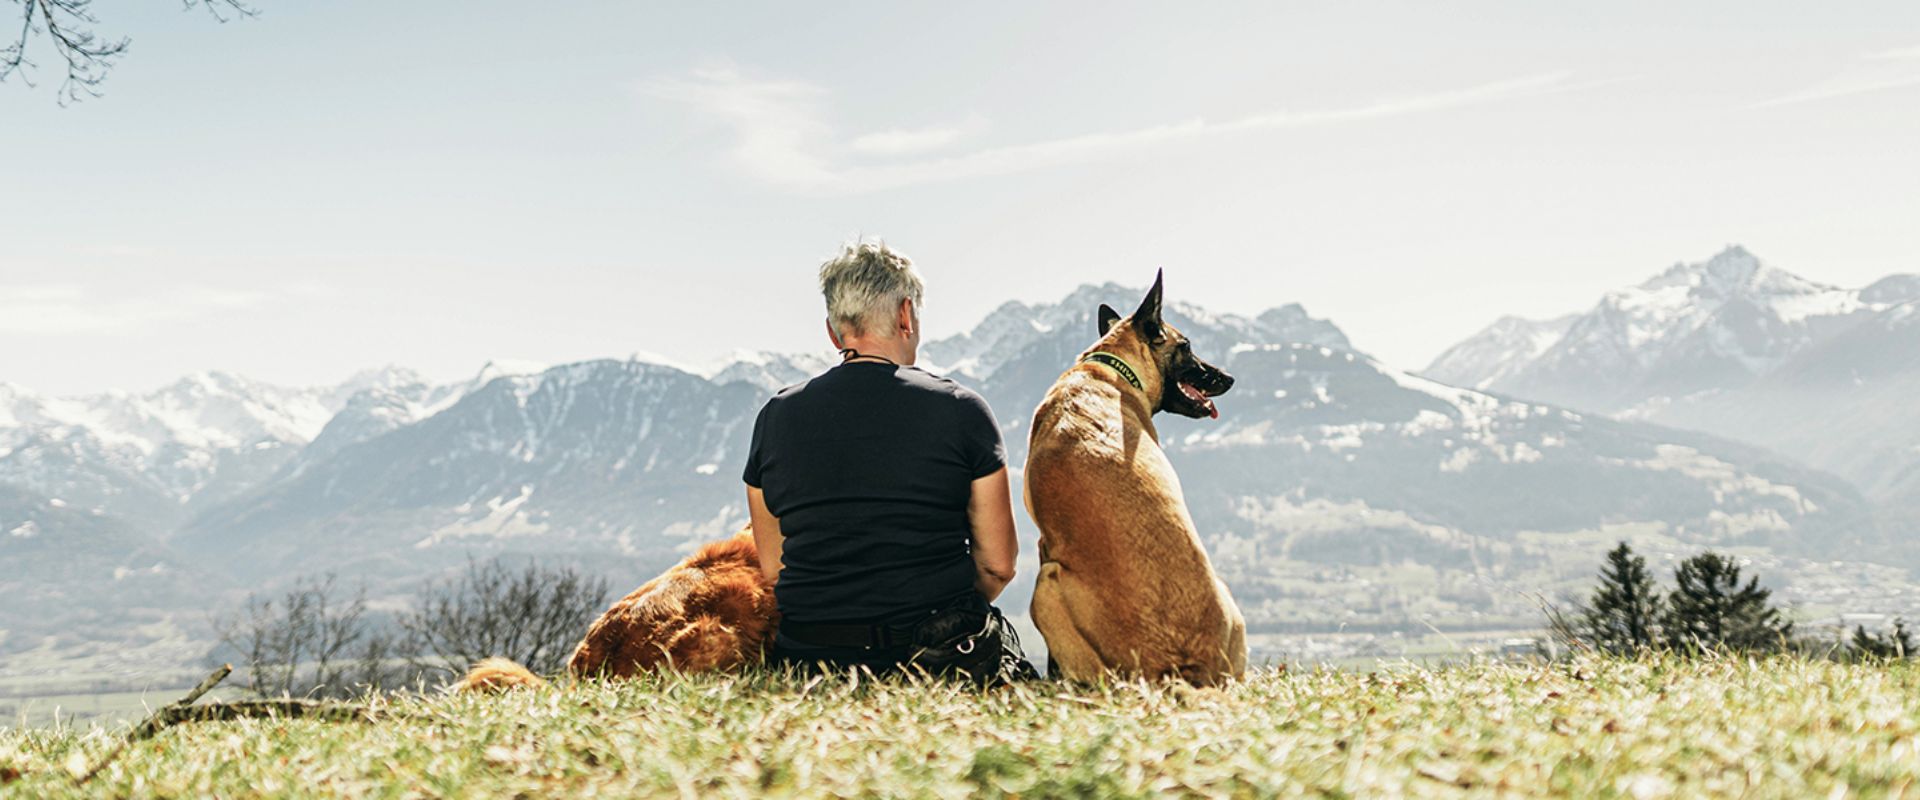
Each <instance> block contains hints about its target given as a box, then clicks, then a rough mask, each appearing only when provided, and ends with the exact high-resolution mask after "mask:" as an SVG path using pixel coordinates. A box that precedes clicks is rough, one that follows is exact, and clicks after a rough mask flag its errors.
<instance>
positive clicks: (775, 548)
mask: <svg viewBox="0 0 1920 800" xmlns="http://www.w3.org/2000/svg"><path fill="white" fill-rule="evenodd" d="M747 515H748V516H750V517H752V518H753V544H754V546H755V547H756V548H758V549H759V551H760V574H761V575H764V576H766V579H767V584H768V585H772V584H774V583H778V582H779V581H780V548H781V546H782V545H784V544H785V543H786V537H785V536H783V535H781V533H780V518H779V517H776V516H774V515H773V512H771V511H768V510H767V498H766V495H765V494H764V493H762V492H761V491H760V487H758V486H753V485H751V484H749V485H748V486H747Z"/></svg>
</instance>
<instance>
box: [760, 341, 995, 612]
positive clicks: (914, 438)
mask: <svg viewBox="0 0 1920 800" xmlns="http://www.w3.org/2000/svg"><path fill="white" fill-rule="evenodd" d="M1006 463H1007V454H1006V448H1005V446H1004V445H1003V444H1002V443H1001V441H1000V427H999V425H997V424H995V422H994V419H993V412H992V411H991V410H989V409H988V408H987V403H986V401H985V400H982V399H981V398H980V396H979V395H977V394H974V393H973V392H972V391H971V390H968V389H967V388H966V387H964V386H961V385H960V384H957V383H954V382H953V381H951V380H947V379H945V378H938V377H935V376H933V375H929V374H927V373H926V372H924V371H922V370H920V369H917V368H914V367H898V366H894V365H892V364H881V363H875V362H860V361H856V362H853V363H849V364H842V365H840V366H837V367H834V368H833V369H830V370H827V371H826V372H825V373H824V374H821V375H820V376H818V377H815V378H813V379H812V380H809V381H807V382H805V383H802V384H799V385H797V386H790V387H787V388H786V389H783V390H781V391H780V393H779V394H777V395H775V396H774V398H773V399H772V400H769V401H767V405H766V407H764V408H762V409H760V416H759V418H758V419H756V420H755V421H754V423H753V445H752V447H751V448H750V449H749V450H748V452H747V469H746V474H745V476H744V477H745V479H746V482H747V484H748V485H750V486H757V487H760V489H761V490H762V491H763V492H764V493H765V498H766V502H767V510H768V511H770V512H772V513H773V515H774V516H776V517H779V518H780V530H781V533H782V534H783V535H784V536H785V537H786V542H785V545H784V547H783V549H782V558H781V562H782V568H781V570H780V582H779V583H778V584H776V585H775V587H774V599H775V600H776V601H778V603H779V605H780V613H781V615H782V617H784V618H786V619H792V620H802V621H806V622H844V621H897V620H904V619H907V618H909V617H912V616H916V615H917V614H919V613H921V612H924V611H925V610H927V609H930V608H935V607H939V606H944V605H946V604H948V603H951V602H954V601H956V600H958V599H960V598H962V597H964V596H965V595H966V593H968V592H972V591H974V588H973V579H974V566H973V555H972V550H971V545H970V542H971V528H970V526H969V525H968V523H967V501H968V499H969V498H970V497H971V496H972V485H973V481H974V479H976V478H982V477H985V476H987V475H991V474H993V473H994V472H996V471H998V470H999V469H1000V468H1001V467H1004V466H1006Z"/></svg>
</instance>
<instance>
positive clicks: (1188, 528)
mask: <svg viewBox="0 0 1920 800" xmlns="http://www.w3.org/2000/svg"><path fill="white" fill-rule="evenodd" d="M1160 286H1161V284H1160V277H1159V276H1158V275H1156V276H1155V277H1154V281H1153V288H1152V289H1151V290H1149V291H1148V292H1147V297H1146V299H1145V300H1144V301H1142V302H1141V304H1140V308H1139V309H1138V310H1136V311H1134V312H1133V315H1132V316H1131V317H1128V318H1126V319H1124V320H1122V319H1121V318H1120V315H1119V313H1117V312H1115V311H1114V310H1113V309H1111V308H1108V307H1107V306H1104V305H1103V306H1101V307H1100V334H1101V339H1100V341H1099V342H1098V343H1096V344H1095V345H1094V346H1093V348H1092V349H1090V350H1088V351H1087V352H1085V353H1083V354H1081V356H1080V361H1079V363H1077V364H1075V365H1074V366H1073V368H1072V369H1069V370H1067V372H1066V374H1064V375H1061V376H1060V379H1059V380H1058V381H1055V382H1054V384H1053V388H1052V389H1051V390H1049V391H1048V392H1047V396H1046V399H1045V400H1042V401H1041V403H1040V408H1039V409H1038V410H1036V411H1035V412H1034V414H1033V428H1032V431H1031V432H1030V437H1029V439H1028V445H1027V466H1026V474H1025V487H1026V491H1025V494H1026V502H1027V511H1028V512H1030V513H1031V514H1032V515H1033V521H1034V523H1035V524H1037V525H1039V526H1040V576H1039V579H1038V582H1037V584H1036V585H1035V586H1034V590H1033V608H1032V611H1033V624H1034V625H1035V626H1037V627H1038V628H1039V629H1040V635H1041V636H1043V637H1045V638H1046V640H1047V651H1048V653H1049V654H1050V657H1051V658H1050V660H1051V661H1052V663H1053V664H1054V667H1053V669H1052V670H1050V671H1054V670H1057V673H1056V674H1060V675H1063V676H1065V677H1066V678H1069V679H1073V680H1089V679H1094V678H1098V677H1100V676H1101V675H1102V674H1104V673H1108V672H1112V673H1116V674H1118V675H1121V676H1143V677H1147V678H1156V679H1157V678H1167V677H1178V678H1182V679H1185V680H1186V681H1188V682H1189V683H1192V684H1194V685H1197V686H1212V685H1216V684H1219V683H1222V682H1224V681H1226V680H1227V679H1228V678H1239V677H1242V676H1243V675H1245V673H1246V669H1247V634H1246V621H1245V620H1244V619H1242V618H1241V616H1240V609H1239V608H1238V607H1236V606H1235V605H1234V603H1233V597H1232V596H1231V595H1229V594H1228V593H1227V587H1226V584H1224V583H1221V582H1220V579H1219V578H1218V577H1217V576H1215V575H1214V572H1213V563H1212V562H1211V561H1209V560H1208V559H1207V553H1206V550H1205V549H1203V548H1202V547H1201V544H1200V536H1199V533H1198V532H1197V531H1195V530H1194V527H1193V519H1192V518H1191V517H1190V516H1188V514H1187V504H1186V499H1185V497H1184V496H1183V495H1182V494H1181V492H1180V479H1179V477H1178V476H1176V475H1174V473H1173V466H1172V465H1171V464H1169V463H1168V462H1167V457H1166V454H1165V453H1163V452H1162V451H1161V450H1160V436H1159V433H1158V432H1157V431H1155V430H1154V427H1153V415H1154V413H1155V412H1158V411H1162V410H1164V411H1170V412H1173V413H1175V414H1180V415H1183V416H1188V417H1208V416H1211V417H1216V418H1217V417H1218V416H1219V412H1218V411H1217V410H1216V409H1215V408H1214V407H1213V401H1212V400H1211V399H1209V398H1211V397H1214V396H1217V395H1219V394H1222V393H1224V392H1226V391H1227V389H1229V388H1231V387H1232V386H1233V378H1232V377H1231V376H1229V375H1227V374H1226V373H1225V372H1222V371H1220V370H1219V369H1217V368H1215V367H1213V366H1212V365H1210V364H1207V363H1206V362H1204V361H1201V360H1200V359H1198V358H1195V357H1194V355H1193V349H1192V347H1191V345H1189V344H1188V342H1187V338H1186V337H1185V336H1182V335H1181V334H1180V332H1179V331H1177V330H1175V329H1174V328H1173V326H1171V325H1168V324H1166V323H1165V322H1163V321H1162V320H1161V318H1160Z"/></svg>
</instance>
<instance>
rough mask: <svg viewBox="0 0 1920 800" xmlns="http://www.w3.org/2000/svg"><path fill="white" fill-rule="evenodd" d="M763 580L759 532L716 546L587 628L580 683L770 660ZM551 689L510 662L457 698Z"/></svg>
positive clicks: (488, 668) (579, 658)
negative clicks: (516, 688) (501, 691)
mask: <svg viewBox="0 0 1920 800" xmlns="http://www.w3.org/2000/svg"><path fill="white" fill-rule="evenodd" d="M778 621H779V620H778V612H777V611H776V610H775V608H774V602H773V586H772V585H770V584H768V583H767V582H766V579H765V578H764V577H762V575H761V573H760V556H759V552H758V549H757V548H756V547H755V546H754V543H753V529H752V528H743V529H741V530H740V532H739V533H736V534H734V535H733V537H732V538H729V539H725V540H722V541H718V542H713V543H711V544H708V545H706V546H705V547H702V548H700V550H699V552H696V553H694V554H693V555H691V556H688V557H687V558H686V560H684V561H681V562H680V563H678V564H675V565H674V566H673V567H671V568H669V569H668V570H667V571H666V572H665V573H662V574H661V575H660V577H657V578H654V579H653V580H650V581H647V582H646V583H645V584H642V585H641V587H640V588H638V589H635V590H633V593H632V594H629V595H627V596H626V597H624V598H621V600H620V601H619V602H617V603H614V604H613V607H611V608H608V609H607V611H606V613H604V614H601V615H600V618H599V619H598V620H595V621H594V623H593V625H592V626H591V627H589V628H587V635H586V637H585V638H582V639H581V640H580V645H579V646H578V647H576V648H574V651H573V657H572V658H570V659H568V660H567V673H568V674H570V675H573V676H575V677H582V678H585V677H594V676H603V677H609V678H628V677H632V676H633V675H635V674H637V673H640V672H645V671H649V670H657V669H675V670H679V671H681V672H714V671H720V670H729V669H734V668H736V667H739V666H742V665H746V664H758V663H760V662H761V661H762V660H763V659H764V658H765V657H766V655H765V654H766V648H767V645H768V644H769V643H770V642H772V641H773V630H774V627H775V626H776V625H777V624H778ZM544 683H546V681H544V680H541V679H540V677H539V676H537V675H534V674H533V672H532V671H531V670H528V669H527V668H526V667H523V666H521V665H519V664H516V663H514V662H513V661H510V660H508V659H504V658H489V659H486V660H484V661H481V662H480V663H478V664H475V665H473V669H471V670H469V671H468V672H467V676H466V678H464V679H463V680H461V681H460V682H459V683H456V684H454V686H453V689H454V691H461V692H466V691H490V690H495V689H504V688H507V687H511V686H538V685H541V684H544Z"/></svg>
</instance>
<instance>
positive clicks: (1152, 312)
mask: <svg viewBox="0 0 1920 800" xmlns="http://www.w3.org/2000/svg"><path fill="white" fill-rule="evenodd" d="M1160 278H1161V271H1160V270H1154V271H1153V288H1151V289H1148V290H1147V297H1146V299H1144V300H1141V301H1140V307H1139V308H1136V309H1134V310H1133V316H1132V317H1131V319H1132V320H1133V327H1134V329H1135V330H1138V331H1139V332H1140V335H1141V336H1144V337H1146V338H1147V339H1148V340H1150V341H1151V340H1157V339H1159V338H1160V336H1161V334H1160Z"/></svg>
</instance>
